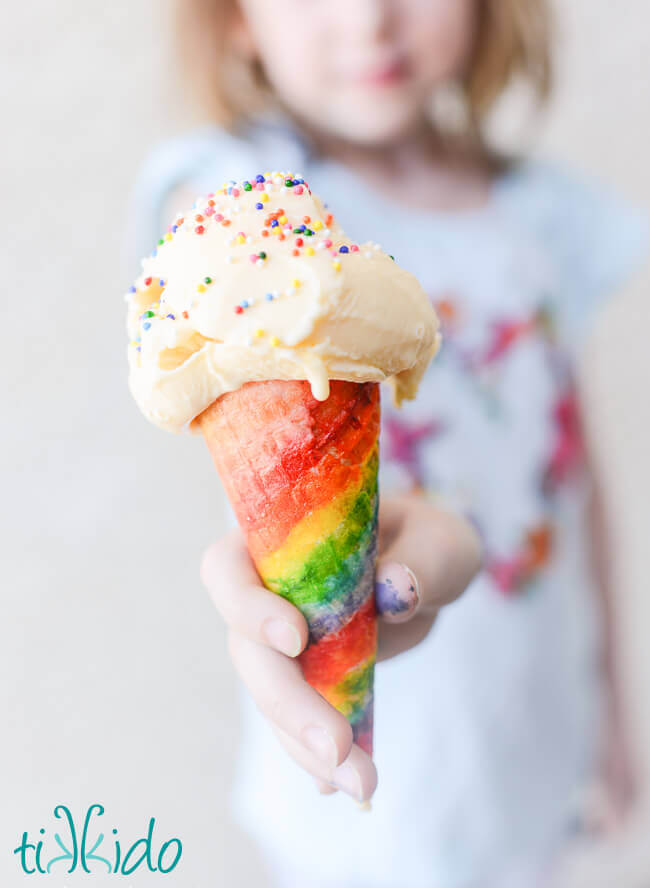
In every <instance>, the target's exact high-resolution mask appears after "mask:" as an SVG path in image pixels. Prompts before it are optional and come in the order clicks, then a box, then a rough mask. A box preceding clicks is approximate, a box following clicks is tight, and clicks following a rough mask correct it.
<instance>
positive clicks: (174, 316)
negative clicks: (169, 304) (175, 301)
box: [167, 314, 176, 321]
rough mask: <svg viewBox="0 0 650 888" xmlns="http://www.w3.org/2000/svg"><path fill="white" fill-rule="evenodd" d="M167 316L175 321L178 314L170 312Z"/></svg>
mask: <svg viewBox="0 0 650 888" xmlns="http://www.w3.org/2000/svg"><path fill="white" fill-rule="evenodd" d="M167 317H168V318H171V319H172V321H175V320H176V315H172V314H168V315H167Z"/></svg>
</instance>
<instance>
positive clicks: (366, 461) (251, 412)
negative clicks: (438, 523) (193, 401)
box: [197, 380, 380, 755]
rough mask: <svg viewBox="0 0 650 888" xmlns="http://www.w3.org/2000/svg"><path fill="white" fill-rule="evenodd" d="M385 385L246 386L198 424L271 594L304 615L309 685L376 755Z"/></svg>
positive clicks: (281, 383) (223, 397)
mask: <svg viewBox="0 0 650 888" xmlns="http://www.w3.org/2000/svg"><path fill="white" fill-rule="evenodd" d="M379 411H380V397H379V384H378V383H375V382H366V383H356V382H348V381H344V380H330V395H329V397H328V398H327V400H325V401H317V400H316V399H315V398H314V397H313V395H312V393H311V389H310V386H309V383H308V382H306V381H302V380H289V381H282V380H268V381H263V382H248V383H246V384H245V385H243V386H242V387H241V388H239V389H237V390H236V391H234V392H227V393H226V394H223V395H221V397H220V398H218V399H217V400H216V401H215V402H214V403H213V404H212V405H211V406H210V407H208V408H207V410H205V411H204V412H203V413H202V414H201V415H200V417H198V420H197V422H198V423H199V424H200V427H201V431H202V433H203V435H204V438H205V440H206V442H207V444H208V447H209V448H210V452H211V455H212V459H213V461H214V463H215V466H216V468H217V471H218V472H219V476H220V477H221V480H222V482H223V485H224V487H225V489H226V493H227V494H228V497H229V499H230V503H231V505H232V507H233V510H234V512H235V515H236V516H237V520H238V522H239V525H240V527H241V529H242V531H243V533H244V534H245V537H246V543H247V546H248V550H249V552H250V554H251V557H252V559H253V561H254V563H255V566H256V567H257V570H258V572H259V574H260V576H261V578H262V580H263V582H264V585H265V586H266V587H267V588H269V589H271V590H272V591H274V592H277V593H278V594H279V595H283V596H284V597H285V598H287V599H288V600H289V601H290V602H291V603H292V604H294V605H295V606H296V607H298V608H299V609H300V611H301V612H302V613H303V614H304V616H305V618H306V620H307V623H308V626H309V643H308V645H307V647H306V648H305V650H304V651H303V652H302V653H301V654H300V655H299V657H298V658H297V659H298V660H299V662H300V664H301V666H302V669H303V673H304V676H305V679H306V681H308V682H309V684H310V685H311V686H312V687H314V688H315V689H316V690H317V691H318V692H319V693H320V694H322V696H323V697H324V698H325V699H326V700H327V701H328V702H329V703H331V704H332V706H334V707H335V708H336V709H338V711H339V712H341V713H342V714H343V715H345V717H346V718H347V719H348V721H349V722H350V724H351V725H352V729H353V733H354V739H355V742H356V743H357V744H358V745H359V746H361V748H362V749H364V750H365V751H366V752H367V753H368V754H369V755H372V729H373V699H374V695H373V689H374V669H375V659H376V654H377V621H376V610H375V596H374V574H375V563H376V557H377V510H378V506H379V491H378V486H377V468H378V464H379V440H378V439H379Z"/></svg>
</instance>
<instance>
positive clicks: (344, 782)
mask: <svg viewBox="0 0 650 888" xmlns="http://www.w3.org/2000/svg"><path fill="white" fill-rule="evenodd" d="M331 782H332V783H333V784H334V786H338V788H339V789H342V790H343V792H347V793H348V794H349V795H351V796H352V798H353V799H356V801H357V802H362V801H363V798H362V792H361V777H359V774H358V772H357V771H355V770H354V768H353V767H352V765H351V764H349V763H348V762H344V763H343V764H342V765H341V766H340V767H338V768H337V769H336V770H335V771H334V774H333V775H332V781H331Z"/></svg>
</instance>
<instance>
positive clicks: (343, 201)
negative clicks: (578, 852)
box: [131, 0, 647, 888]
mask: <svg viewBox="0 0 650 888" xmlns="http://www.w3.org/2000/svg"><path fill="white" fill-rule="evenodd" d="M179 13H180V21H179V34H180V36H181V38H182V47H183V49H184V52H185V56H184V59H185V61H184V67H185V68H186V69H187V70H188V71H191V72H193V73H194V75H195V79H194V83H195V84H196V87H197V95H199V94H200V95H202V96H203V98H205V99H207V100H209V102H210V107H211V109H212V114H213V118H214V124H213V125H210V126H209V127H206V128H204V129H201V130H199V131H197V132H195V133H193V134H191V135H189V136H186V137H183V138H181V139H179V140H176V141H173V142H171V143H168V144H166V145H163V146H162V147H161V148H160V149H159V150H157V151H156V152H155V153H154V155H153V157H152V159H151V160H150V161H149V163H148V165H147V166H146V167H145V170H144V172H143V174H142V176H141V178H140V181H139V183H138V186H137V188H136V196H135V204H134V206H135V209H134V214H133V219H134V225H133V234H132V237H131V244H132V248H133V252H134V255H135V254H144V253H146V252H148V251H149V250H150V248H151V245H152V244H153V243H154V242H155V240H156V239H157V238H158V237H159V236H160V232H161V231H163V230H164V226H165V225H166V224H167V223H168V222H169V221H170V219H171V218H172V217H173V213H174V212H175V211H176V210H177V209H179V208H181V207H184V206H185V204H187V201H188V197H189V199H190V202H191V200H192V199H193V197H194V196H195V195H196V194H198V193H200V192H207V191H210V190H211V189H212V188H213V186H214V185H215V183H216V184H218V185H221V183H222V182H223V180H224V177H231V176H232V177H233V178H235V179H239V178H246V177H248V176H250V175H251V174H254V173H256V172H259V171H260V170H275V169H277V170H291V171H294V172H295V173H296V174H298V175H300V176H302V177H304V178H305V179H306V180H307V181H308V183H309V185H310V187H311V188H312V190H313V191H315V192H316V193H317V194H320V195H322V196H323V197H324V199H325V200H327V201H328V202H329V207H330V209H331V211H332V212H334V213H335V215H336V216H337V217H338V220H339V221H340V223H341V225H342V226H343V228H344V230H345V231H346V233H347V234H348V235H349V236H350V237H351V238H355V239H357V240H368V239H372V240H375V241H378V242H380V243H381V244H382V246H383V247H384V248H385V249H387V250H388V251H389V252H391V253H393V254H395V255H396V256H397V257H398V260H399V262H400V263H401V264H403V265H404V266H405V267H407V268H409V269H410V270H411V271H413V272H414V273H415V274H416V275H417V276H418V278H419V279H420V281H421V282H422V283H423V285H424V286H425V288H427V290H428V292H429V293H430V295H431V299H432V300H433V302H434V304H435V306H436V308H437V311H438V313H439V315H440V317H441V318H442V321H443V324H444V330H443V332H444V345H443V348H442V351H441V354H440V356H439V357H438V358H437V359H436V360H435V361H434V362H433V364H432V366H431V368H430V370H429V371H428V373H427V376H426V377H425V379H424V380H423V382H422V385H421V387H420V391H419V392H418V397H417V400H416V401H414V402H410V403H407V404H405V406H404V407H403V408H402V409H401V410H395V409H394V408H392V405H391V404H390V403H389V399H388V398H384V399H383V418H382V423H383V426H382V466H381V470H380V472H381V474H380V483H381V490H382V512H381V515H380V526H381V528H382V558H381V562H380V566H379V570H378V581H379V583H378V603H379V604H380V609H381V608H382V607H384V608H385V615H384V619H383V620H382V623H381V629H380V649H379V657H378V659H379V660H380V661H381V665H380V666H378V669H377V677H376V700H377V704H376V715H375V749H376V752H375V756H374V762H372V761H370V759H368V757H367V756H364V754H363V753H362V751H361V750H360V749H358V747H356V746H355V745H353V744H352V743H351V736H350V731H349V726H348V725H347V722H346V721H345V719H344V718H343V716H341V715H340V714H339V713H337V712H336V711H335V710H334V709H333V708H332V707H330V706H329V705H327V704H325V702H324V701H323V700H322V698H319V697H318V695H316V694H315V692H313V693H310V691H311V689H310V688H308V686H307V687H306V686H305V684H304V682H302V681H301V676H300V672H299V669H297V664H296V663H295V661H293V660H292V656H295V654H296V653H298V652H299V650H301V649H302V648H303V647H304V646H305V644H306V641H307V634H306V625H305V622H304V619H303V618H302V615H301V614H300V612H299V611H298V610H297V609H295V608H293V607H292V606H291V605H290V604H289V603H288V602H286V601H285V600H284V599H281V598H279V597H278V596H274V595H273V594H272V593H270V592H267V591H266V590H264V589H263V587H261V586H260V583H259V578H258V577H257V575H256V573H255V571H254V569H253V566H252V564H251V562H250V560H249V559H248V556H247V553H246V550H245V547H244V546H243V543H242V538H241V535H240V533H239V531H238V530H237V529H233V530H232V531H231V532H230V533H228V534H227V535H226V536H224V537H223V538H222V539H221V540H220V541H219V542H218V543H217V544H216V545H215V546H213V547H212V548H211V549H210V550H209V551H208V553H206V556H205V559H204V562H203V566H202V576H203V579H204V581H205V583H206V584H207V585H208V587H209V588H210V589H211V591H212V592H213V595H214V598H215V601H216V603H217V606H218V607H219V608H220V610H221V613H222V614H223V616H224V618H225V619H226V620H227V621H228V623H229V629H230V632H229V653H230V655H231V657H232V659H233V662H234V664H235V666H236V668H237V669H238V671H239V673H240V676H241V677H242V679H243V682H244V684H245V685H246V688H247V689H248V691H249V692H250V694H249V693H246V692H244V693H243V695H242V701H241V702H242V715H243V719H244V725H243V742H242V746H241V749H240V750H239V758H238V762H237V774H236V776H235V783H234V788H233V797H232V801H233V810H234V814H235V816H236V818H237V820H238V821H239V823H240V824H241V826H242V827H243V828H244V829H245V830H247V831H248V832H250V834H251V835H252V836H254V837H255V839H256V840H257V841H258V842H259V844H260V845H261V846H262V848H263V849H264V851H265V852H266V855H267V860H268V862H269V865H270V867H271V869H272V874H273V878H274V880H275V881H274V884H277V885H278V886H282V888H295V886H298V885H307V886H309V888H313V886H334V885H336V886H351V888H352V886H354V888H379V886H402V885H408V886H409V888H419V886H422V888H434V886H441V888H461V886H462V888H470V886H480V888H502V886H516V888H528V886H533V885H539V884H541V883H542V880H543V879H545V878H546V876H547V875H548V872H549V866H550V861H552V860H553V857H554V855H555V854H556V852H557V851H558V850H560V849H561V848H562V846H563V843H565V842H566V840H567V839H568V837H569V836H570V835H571V834H572V832H574V831H575V828H576V806H575V801H576V798H578V797H579V793H580V792H581V791H582V790H583V789H584V787H585V786H586V785H587V782H588V780H589V779H590V778H591V777H593V776H594V775H596V774H597V773H598V769H599V767H600V754H601V749H602V744H601V739H600V738H601V735H602V732H603V726H604V725H605V724H606V723H608V722H609V723H610V724H614V725H616V724H618V722H612V720H611V719H608V718H607V717H606V713H607V711H608V709H609V711H610V712H613V711H614V709H615V702H616V700H617V696H616V686H615V683H614V682H613V680H612V676H613V670H612V669H611V668H606V669H601V667H600V665H599V663H600V662H601V659H602V662H604V663H605V664H611V663H612V662H613V660H612V657H611V647H610V645H609V642H608V639H609V637H610V633H609V629H608V623H607V622H604V621H603V619H602V615H603V614H606V613H611V606H608V607H607V608H600V606H599V598H598V595H597V592H598V590H599V589H602V588H604V587H603V585H602V583H598V584H597V583H594V582H593V580H592V577H591V574H590V562H589V554H588V537H587V532H586V526H587V516H588V514H590V513H591V512H593V510H592V509H591V503H592V502H593V501H594V499H593V493H594V491H595V490H596V486H595V483H594V479H593V477H592V475H591V474H590V472H589V471H588V459H587V447H586V442H585V441H584V440H583V437H582V435H581V424H580V422H579V416H580V413H581V406H580V404H579V403H578V396H577V392H576V385H575V383H574V373H573V368H574V366H575V361H576V357H577V354H578V348H579V343H580V341H581V340H582V338H583V336H584V333H585V331H586V329H587V324H588V321H589V319H590V317H591V315H592V314H593V311H594V308H595V307H596V305H597V304H598V302H599V301H600V300H601V299H603V297H605V296H606V295H608V294H610V293H613V291H614V290H615V289H616V288H617V287H618V286H619V285H620V284H621V283H622V281H623V279H624V277H625V276H626V275H628V274H630V273H631V272H632V270H633V268H634V267H635V266H636V265H637V264H638V263H639V262H640V260H641V259H642V258H643V257H644V255H645V250H646V245H647V240H646V238H647V233H646V230H645V227H644V222H643V220H642V219H641V217H640V216H639V215H638V214H637V213H635V212H634V211H632V210H630V209H628V208H626V207H625V206H623V205H622V204H621V203H619V201H618V200H617V199H616V198H615V197H613V196H611V195H609V194H606V193H605V192H603V191H600V190H598V189H597V188H594V187H592V186H591V185H589V184H587V183H584V182H582V181H580V180H579V179H578V178H575V177H573V176H571V175H568V174H565V173H563V172H562V171H560V170H559V169H556V168H554V167H553V166H551V165H548V164H545V163H541V162H535V161H530V160H529V161H525V162H524V161H522V160H519V161H517V162H515V161H514V160H510V159H508V158H504V157H502V156H499V155H498V154H497V153H496V152H495V151H494V150H492V149H491V148H490V146H489V144H488V142H487V140H486V136H485V123H486V115H487V112H488V111H489V110H490V108H491V106H492V105H493V103H494V102H495V100H496V99H497V98H498V97H499V96H500V95H501V93H502V92H503V90H504V89H505V88H506V87H507V86H508V85H509V84H510V82H511V81H512V80H513V79H515V78H523V79H525V80H526V81H527V83H528V85H529V86H530V87H531V89H532V90H533V92H534V93H535V95H536V96H537V98H538V99H539V100H543V99H545V98H546V97H547V95H548V93H549V89H550V81H551V65H550V59H549V23H548V11H547V8H546V5H545V3H544V2H543V0H434V2H431V0H429V2H425V0H354V2H352V3H350V2H347V3H346V2H343V0H328V2H327V3H324V2H316V0H313V2H307V3H305V2H301V3H299V2H297V0H274V2H273V3H269V2H268V0H240V2H239V3H237V4H236V3H235V0H231V2H227V0H183V2H181V3H180V4H179ZM461 513H464V514H465V515H467V516H469V517H471V518H472V520H473V522H474V524H475V525H476V526H477V528H478V529H479V532H480V535H481V539H482V543H483V555H482V569H481V570H480V572H479V573H478V574H477V575H476V576H475V577H474V579H472V577H473V576H474V574H475V573H476V571H477V567H478V558H479V554H478V545H477V542H476V538H475V536H474V535H473V534H472V532H471V530H470V529H469V528H468V525H467V524H466V522H465V521H463V520H462V519H461V518H458V517H455V516H456V515H457V514H461ZM603 545H604V540H603V539H602V537H601V539H600V546H601V551H602V546H603ZM600 562H601V563H603V559H602V558H601V559H600ZM605 563H606V562H605ZM407 566H408V568H410V571H411V575H409V573H408V571H407ZM601 573H602V572H601ZM388 577H390V578H392V579H393V580H394V583H395V585H396V586H398V588H400V589H401V590H402V592H403V595H402V601H401V605H400V606H401V607H402V608H405V609H406V610H405V611H402V614H401V615H400V613H397V614H396V615H392V614H391V612H390V610H389V604H387V603H384V602H383V601H382V600H381V598H380V596H379V591H380V590H381V588H382V586H381V584H382V582H385V580H386V579H387V578H388ZM603 579H605V577H604V576H601V577H600V580H603ZM470 580H472V581H471V584H470V586H469V589H468V591H467V592H466V594H465V595H463V596H462V597H460V598H459V599H458V601H456V602H455V603H454V604H453V605H451V606H449V607H446V608H444V609H443V610H442V612H441V613H440V616H439V618H438V619H437V620H436V621H435V625H436V628H435V631H433V632H430V631H429V630H430V628H431V626H432V625H433V623H434V618H435V615H436V613H437V610H438V609H439V608H440V606H441V605H442V604H443V603H445V602H450V601H451V600H452V599H454V598H456V597H457V596H458V595H459V593H460V592H461V591H462V589H463V588H464V586H465V585H466V584H467V583H468V582H469V581H470ZM418 583H419V596H418V595H417V594H416V592H417V586H418ZM409 590H410V591H409ZM409 596H410V597H409ZM235 604H237V607H235ZM398 610H399V607H398ZM269 620H273V621H274V629H275V631H274V632H271V633H270V634H268V635H267V634H265V633H264V631H263V628H262V627H263V624H266V623H267V621H269ZM266 628H268V625H266ZM276 701H279V702H278V703H277V704H276ZM307 728H310V729H311V730H309V731H306V733H303V730H305V729H307ZM278 740H279V741H280V743H278ZM283 748H284V751H283ZM619 748H620V747H619ZM285 751H286V752H288V753H289V755H286V754H285ZM305 771H306V772H308V774H310V775H312V777H314V778H316V783H317V786H318V788H319V789H320V790H321V792H323V793H326V794H331V796H332V797H331V798H319V797H318V796H317V795H316V793H315V791H314V786H313V780H312V779H311V778H309V777H307V776H306V774H305ZM623 773H624V772H623ZM378 775H379V781H378V782H377V776H378ZM618 785H619V786H623V788H624V789H625V788H626V786H627V784H626V783H625V782H621V781H619V783H618ZM375 786H376V787H377V788H376V792H374V796H373V807H372V811H371V813H369V814H366V815H363V814H361V813H360V812H359V810H358V809H357V808H356V807H355V806H354V805H353V804H352V803H351V802H350V800H349V798H346V795H347V794H351V795H353V796H355V797H356V798H358V799H362V798H366V799H367V798H369V797H370V795H372V794H373V791H374V790H375ZM337 788H339V789H341V790H343V791H342V792H336V789H337ZM619 798H620V799H625V798H626V793H625V792H623V793H621V794H620V795H619Z"/></svg>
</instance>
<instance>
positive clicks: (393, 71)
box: [356, 59, 408, 86]
mask: <svg viewBox="0 0 650 888" xmlns="http://www.w3.org/2000/svg"><path fill="white" fill-rule="evenodd" d="M407 73H408V70H407V65H406V63H405V62H404V61H403V60H401V59H395V60H394V61H392V62H388V63H386V64H384V65H380V66H377V67H375V68H369V69H367V70H365V71H362V72H360V73H359V74H358V75H357V77H356V80H357V82H358V83H362V84H364V85H365V86H394V85H395V84H397V83H400V82H401V81H402V80H404V79H405V78H406V76H407Z"/></svg>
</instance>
